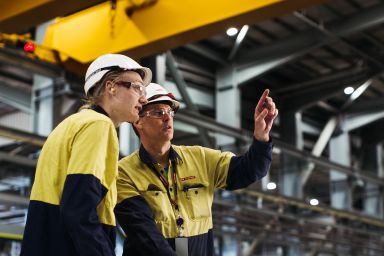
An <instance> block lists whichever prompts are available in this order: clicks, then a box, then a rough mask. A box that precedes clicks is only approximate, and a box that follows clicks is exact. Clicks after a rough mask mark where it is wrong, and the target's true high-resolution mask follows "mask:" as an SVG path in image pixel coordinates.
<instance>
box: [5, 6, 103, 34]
mask: <svg viewBox="0 0 384 256" xmlns="http://www.w3.org/2000/svg"><path fill="white" fill-rule="evenodd" d="M104 1H105V0H81V1H79V0H65V1H61V0H33V1H31V0H16V1H0V10H1V11H0V32H2V33H20V32H25V31H27V30H28V29H29V28H32V27H35V26H36V25H38V24H41V23H43V22H45V21H47V20H51V19H53V18H55V17H58V16H64V15H68V14H71V13H74V12H78V11H80V10H83V9H86V8H89V7H91V6H93V5H96V4H99V3H102V2H104Z"/></svg>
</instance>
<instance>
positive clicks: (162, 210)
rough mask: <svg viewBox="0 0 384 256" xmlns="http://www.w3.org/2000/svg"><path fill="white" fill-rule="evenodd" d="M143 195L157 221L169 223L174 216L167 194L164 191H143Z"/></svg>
mask: <svg viewBox="0 0 384 256" xmlns="http://www.w3.org/2000/svg"><path fill="white" fill-rule="evenodd" d="M141 195H142V196H143V197H144V199H145V200H146V201H147V203H148V205H149V207H150V208H151V210H152V212H153V214H154V217H155V221H156V222H163V221H169V220H170V219H171V216H172V205H171V203H170V201H169V199H168V195H167V192H165V191H163V190H146V191H141Z"/></svg>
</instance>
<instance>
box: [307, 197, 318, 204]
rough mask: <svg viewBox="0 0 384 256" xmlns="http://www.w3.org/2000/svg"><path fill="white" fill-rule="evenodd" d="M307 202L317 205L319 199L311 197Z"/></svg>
mask: <svg viewBox="0 0 384 256" xmlns="http://www.w3.org/2000/svg"><path fill="white" fill-rule="evenodd" d="M309 203H310V204H311V205H318V204H319V200H317V199H316V198H312V199H311V200H310V201H309Z"/></svg>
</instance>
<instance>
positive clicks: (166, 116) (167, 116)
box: [163, 112, 171, 122]
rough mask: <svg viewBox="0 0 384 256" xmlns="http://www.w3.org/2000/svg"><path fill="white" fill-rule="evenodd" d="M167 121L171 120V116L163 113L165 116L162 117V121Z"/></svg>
mask: <svg viewBox="0 0 384 256" xmlns="http://www.w3.org/2000/svg"><path fill="white" fill-rule="evenodd" d="M169 119H171V114H169V113H168V112H165V114H164V115H163V121H165V122H167V121H168V120H169Z"/></svg>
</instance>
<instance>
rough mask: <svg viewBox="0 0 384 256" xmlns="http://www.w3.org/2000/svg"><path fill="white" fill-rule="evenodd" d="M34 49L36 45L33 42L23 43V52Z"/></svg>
mask: <svg viewBox="0 0 384 256" xmlns="http://www.w3.org/2000/svg"><path fill="white" fill-rule="evenodd" d="M35 49H36V45H35V44H34V43H31V42H26V43H25V44H24V51H25V52H30V53H32V52H34V51H35Z"/></svg>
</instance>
